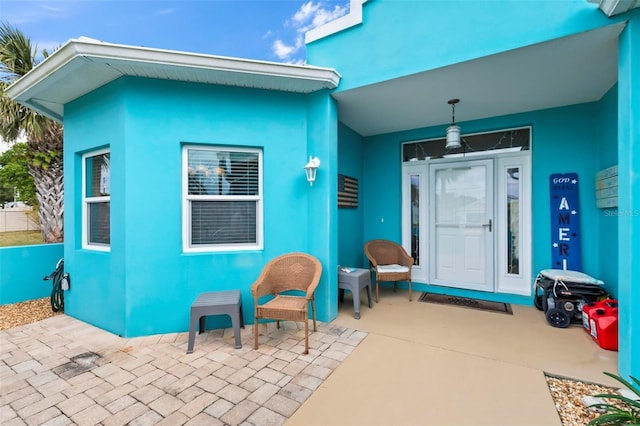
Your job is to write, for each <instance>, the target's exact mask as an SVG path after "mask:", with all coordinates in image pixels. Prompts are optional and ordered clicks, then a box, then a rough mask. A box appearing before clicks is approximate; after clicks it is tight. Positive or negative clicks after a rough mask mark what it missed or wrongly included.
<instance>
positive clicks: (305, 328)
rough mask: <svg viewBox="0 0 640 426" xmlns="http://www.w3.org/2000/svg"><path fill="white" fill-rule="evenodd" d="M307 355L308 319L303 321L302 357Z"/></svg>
mask: <svg viewBox="0 0 640 426" xmlns="http://www.w3.org/2000/svg"><path fill="white" fill-rule="evenodd" d="M307 354H309V318H307V319H305V320H304V355H307Z"/></svg>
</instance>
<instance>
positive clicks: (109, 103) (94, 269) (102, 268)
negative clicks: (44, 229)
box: [64, 80, 127, 336]
mask: <svg viewBox="0 0 640 426" xmlns="http://www.w3.org/2000/svg"><path fill="white" fill-rule="evenodd" d="M123 83H124V82H123V81H120V80H117V81H114V82H112V83H110V84H109V85H107V86H104V87H102V88H100V89H98V90H96V91H94V92H91V93H89V94H88V95H86V96H84V97H83V98H80V99H78V100H76V101H74V102H72V103H70V104H68V105H66V106H65V121H64V127H65V128H64V143H65V150H64V164H65V170H64V173H65V176H64V177H65V179H64V197H65V206H73V207H72V208H70V207H67V208H66V209H65V215H64V229H65V247H64V257H65V267H66V269H67V270H68V271H69V273H70V274H71V277H72V280H73V281H74V283H73V285H72V288H71V290H70V291H68V292H66V294H65V312H66V313H67V314H68V315H71V316H73V317H75V318H78V319H81V320H83V321H85V322H88V323H90V324H93V325H95V326H97V327H100V328H103V329H105V330H108V331H110V332H112V333H114V334H118V335H122V336H124V335H125V331H124V330H125V325H126V322H125V316H124V312H125V306H126V299H125V283H126V277H125V267H124V261H125V259H126V253H125V252H124V238H125V234H124V230H123V229H121V228H119V227H117V226H114V225H113V224H114V223H116V224H118V223H122V221H123V220H124V207H123V202H124V200H122V199H121V198H120V197H113V198H112V199H111V222H112V227H111V247H112V252H111V253H105V252H97V251H89V250H83V249H82V188H81V186H82V154H83V153H86V152H88V151H93V150H96V149H98V148H107V147H108V148H110V149H111V157H112V159H113V160H114V161H118V162H119V163H120V162H122V160H121V159H122V158H123V149H124V138H125V116H126V113H127V111H126V108H125V105H124V96H123V87H124V84H123ZM126 186H127V185H126V184H125V176H124V175H123V174H112V175H111V190H112V191H113V192H114V193H122V192H124V190H125V187H126ZM74 278H77V279H74Z"/></svg>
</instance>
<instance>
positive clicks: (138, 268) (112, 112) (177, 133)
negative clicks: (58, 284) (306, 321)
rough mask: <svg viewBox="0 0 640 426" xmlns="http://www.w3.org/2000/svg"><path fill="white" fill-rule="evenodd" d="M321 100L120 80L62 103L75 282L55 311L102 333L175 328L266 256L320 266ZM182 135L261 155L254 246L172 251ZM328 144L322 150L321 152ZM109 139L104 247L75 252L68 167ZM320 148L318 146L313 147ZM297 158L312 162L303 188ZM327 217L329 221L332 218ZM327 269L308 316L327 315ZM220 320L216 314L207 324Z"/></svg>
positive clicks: (328, 171)
mask: <svg viewBox="0 0 640 426" xmlns="http://www.w3.org/2000/svg"><path fill="white" fill-rule="evenodd" d="M335 117H336V111H335V105H334V103H333V101H332V100H331V99H330V98H329V96H328V95H327V94H324V95H317V96H316V97H312V96H304V95H297V94H291V93H279V92H267V91H262V90H251V89H240V88H229V87H216V86H204V85H197V84H188V83H179V82H166V81H160V80H145V79H138V78H122V79H119V80H117V81H115V82H113V83H111V84H110V85H108V86H107V87H104V88H102V89H100V90H98V91H96V92H94V93H92V94H91V95H89V96H86V97H84V98H82V99H80V100H78V101H76V102H74V103H73V104H71V105H70V106H69V107H68V108H67V109H66V110H65V149H66V154H65V155H66V157H65V160H66V161H67V162H66V164H68V165H69V164H70V165H72V167H69V166H67V167H66V168H65V173H66V175H69V176H73V179H65V185H66V186H65V191H66V197H67V198H66V199H68V200H69V205H74V206H75V208H74V209H72V210H73V212H72V213H71V214H70V215H68V216H67V217H66V218H65V219H66V222H65V224H66V225H67V229H71V230H72V231H71V232H72V234H71V235H69V234H67V238H68V240H69V241H73V245H71V244H68V245H67V246H66V247H65V255H66V257H69V258H70V261H69V263H70V264H72V265H73V270H72V274H73V275H74V276H76V277H77V285H74V287H73V289H72V291H70V292H69V297H68V302H67V304H68V309H67V312H68V313H69V314H70V315H72V316H76V317H78V318H80V319H83V320H85V321H88V322H90V323H93V324H95V325H98V326H100V327H102V328H105V329H107V330H110V331H112V332H114V333H117V334H121V335H126V336H138V335H147V334H154V333H164V332H175V331H185V330H186V329H187V328H188V319H189V307H190V305H191V303H192V302H193V300H194V299H195V298H196V297H197V295H198V294H199V293H202V292H205V291H215V290H225V289H241V290H242V297H243V305H244V316H245V321H246V322H247V323H251V322H252V321H253V300H252V298H251V295H250V292H249V287H250V285H251V284H252V283H253V281H254V280H255V279H256V278H257V277H258V275H259V273H260V272H261V270H262V267H263V266H264V265H265V264H266V263H267V261H268V260H270V259H272V258H273V257H275V256H278V255H280V254H283V253H286V252H292V251H303V252H308V253H311V254H313V255H315V256H316V257H318V258H319V259H320V261H321V262H322V264H323V267H324V268H325V271H327V270H329V269H330V265H333V267H334V268H335V266H336V265H337V257H335V255H334V254H333V253H336V252H337V249H336V247H335V246H336V244H337V238H336V232H335V230H334V228H337V223H331V221H330V220H329V219H330V218H331V217H335V214H333V212H332V210H331V209H332V208H335V207H333V206H334V205H335V203H331V201H332V200H334V201H335V197H336V195H335V194H336V184H335V179H336V178H335V173H337V172H336V170H337V148H336V146H337V124H336V118H335ZM185 143H189V144H203V145H218V146H220V145H222V146H245V147H259V148H262V149H263V155H264V157H263V159H264V250H261V251H251V252H217V253H183V252H182V221H181V217H182V216H181V215H182V203H181V197H182V192H181V170H182V163H181V161H182V146H183V144H185ZM332 144H333V146H334V148H330V147H331V145H332ZM105 145H108V146H110V147H111V252H110V253H100V252H94V251H90V250H83V249H81V244H80V232H81V228H80V220H79V219H80V214H81V210H80V204H81V203H80V196H81V194H80V192H79V191H80V181H81V180H80V179H81V175H80V167H81V161H80V158H81V153H82V152H84V151H86V150H87V149H89V148H91V149H93V148H94V147H100V146H105ZM325 145H326V147H325ZM308 155H317V156H318V157H320V158H321V161H322V164H321V168H320V170H319V172H318V177H317V180H316V183H314V185H313V187H310V186H309V184H308V183H307V181H306V179H305V175H304V171H303V168H302V167H303V166H304V164H305V163H306V162H307V160H308ZM334 222H336V221H335V219H334ZM333 275H334V274H328V273H326V272H325V273H324V274H323V276H322V280H321V283H320V286H319V288H318V293H317V298H318V300H322V301H321V302H318V303H317V305H316V308H317V315H318V318H319V319H320V320H324V321H327V320H330V319H332V318H333V317H335V315H336V313H337V297H331V296H330V294H331V293H332V292H334V293H335V290H332V287H335V282H336V279H337V278H335V277H333ZM212 322H213V323H214V325H215V324H218V323H219V324H220V325H225V323H226V320H219V321H216V320H212Z"/></svg>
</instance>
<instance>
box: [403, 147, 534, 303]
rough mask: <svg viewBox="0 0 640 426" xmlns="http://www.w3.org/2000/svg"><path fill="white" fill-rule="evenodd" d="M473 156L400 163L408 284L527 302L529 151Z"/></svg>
mask: <svg viewBox="0 0 640 426" xmlns="http://www.w3.org/2000/svg"><path fill="white" fill-rule="evenodd" d="M487 154H488V153H487ZM477 158H478V157H475V158H473V159H469V160H465V161H459V159H456V160H458V161H452V160H451V159H444V160H431V161H429V160H425V161H417V162H406V163H404V164H403V179H402V189H403V191H402V192H403V194H402V195H403V197H402V205H403V216H402V218H403V220H402V240H403V245H404V247H405V249H406V250H407V252H408V253H410V254H412V251H413V254H412V256H414V257H417V258H418V259H417V261H416V262H417V264H416V265H415V266H414V267H413V268H412V271H413V272H412V279H413V280H414V282H423V283H428V284H434V285H441V286H449V287H456V288H463V289H472V290H481V291H489V292H497V293H509V294H517V295H523V296H530V295H531V156H530V151H527V152H520V153H512V154H502V155H487V156H485V157H484V159H482V160H479V159H477ZM447 170H449V171H448V172H447ZM480 176H483V179H479V177H480ZM514 178H516V179H514ZM456 180H458V183H455V182H456ZM465 181H467V182H466V185H462V183H463V182H465ZM481 182H484V183H481ZM443 184H444V185H445V187H444V190H445V192H448V193H449V195H448V196H445V198H442V197H441V195H440V194H442V190H443V188H442V185H443ZM456 194H457V196H458V198H460V197H466V198H464V200H466V201H464V200H462V199H460V200H457V201H455V196H456ZM447 197H449V198H447ZM483 198H484V199H485V202H484V205H482V204H483V203H482V201H481V200H482V199H483ZM410 206H411V208H409V207H410ZM438 214H440V216H441V217H440V218H438ZM438 219H440V220H438ZM489 220H491V231H489V229H488V228H489V226H488V224H489ZM483 225H484V226H483ZM416 253H417V254H418V256H416V255H415V254H416ZM481 277H484V279H482V278H481Z"/></svg>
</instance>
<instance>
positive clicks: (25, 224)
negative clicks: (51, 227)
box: [0, 207, 40, 232]
mask: <svg viewBox="0 0 640 426" xmlns="http://www.w3.org/2000/svg"><path fill="white" fill-rule="evenodd" d="M29 213H31V207H27V208H19V207H15V208H12V209H0V232H11V231H38V230H39V229H40V225H38V223H37V222H36V221H34V220H33V219H32V218H31V216H29Z"/></svg>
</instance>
